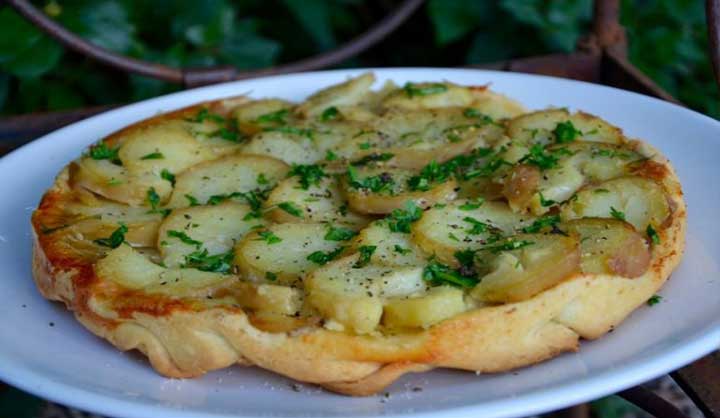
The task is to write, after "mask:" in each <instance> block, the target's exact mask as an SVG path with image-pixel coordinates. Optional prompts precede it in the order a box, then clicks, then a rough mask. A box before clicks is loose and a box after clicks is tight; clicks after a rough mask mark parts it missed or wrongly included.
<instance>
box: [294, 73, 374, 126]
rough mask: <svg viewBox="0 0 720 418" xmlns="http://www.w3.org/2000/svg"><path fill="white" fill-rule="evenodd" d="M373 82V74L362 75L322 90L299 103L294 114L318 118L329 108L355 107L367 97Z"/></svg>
mask: <svg viewBox="0 0 720 418" xmlns="http://www.w3.org/2000/svg"><path fill="white" fill-rule="evenodd" d="M374 82H375V75H374V74H373V73H364V74H362V75H360V76H358V77H354V78H351V79H349V80H347V81H345V82H343V83H340V84H335V85H332V86H330V87H328V88H325V89H322V90H320V91H318V92H316V93H315V94H313V95H311V96H310V97H308V98H307V100H305V101H304V102H303V103H301V104H300V105H299V106H298V107H297V109H296V112H298V113H299V114H301V115H303V116H309V117H312V116H318V115H321V114H322V113H323V112H324V111H325V110H327V109H328V108H331V107H336V108H339V107H344V106H353V105H356V104H358V103H360V102H362V101H363V100H365V98H366V97H367V96H368V94H369V93H370V87H371V86H372V85H373V83H374Z"/></svg>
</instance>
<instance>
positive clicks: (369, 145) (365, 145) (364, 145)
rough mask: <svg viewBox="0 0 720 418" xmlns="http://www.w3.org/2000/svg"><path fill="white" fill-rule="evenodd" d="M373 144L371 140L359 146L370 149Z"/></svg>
mask: <svg viewBox="0 0 720 418" xmlns="http://www.w3.org/2000/svg"><path fill="white" fill-rule="evenodd" d="M371 146H372V144H370V141H365V142H361V143H359V144H358V148H360V149H362V150H366V149H370V147H371Z"/></svg>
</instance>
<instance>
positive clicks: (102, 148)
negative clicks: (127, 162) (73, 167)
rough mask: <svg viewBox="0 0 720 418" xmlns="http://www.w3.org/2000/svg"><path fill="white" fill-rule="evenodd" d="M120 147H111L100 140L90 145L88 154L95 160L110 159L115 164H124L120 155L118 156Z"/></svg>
mask: <svg viewBox="0 0 720 418" xmlns="http://www.w3.org/2000/svg"><path fill="white" fill-rule="evenodd" d="M119 149H120V148H119V147H116V148H110V147H108V146H107V144H106V143H105V142H100V143H99V144H95V145H93V146H91V147H90V151H89V152H88V154H89V155H90V158H92V159H93V160H110V162H111V163H113V164H115V165H122V161H120V157H119V156H118V150H119Z"/></svg>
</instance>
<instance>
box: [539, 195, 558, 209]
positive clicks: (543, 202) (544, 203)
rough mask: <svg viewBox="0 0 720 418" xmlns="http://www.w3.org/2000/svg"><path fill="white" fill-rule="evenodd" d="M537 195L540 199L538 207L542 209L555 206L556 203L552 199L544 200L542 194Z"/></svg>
mask: <svg viewBox="0 0 720 418" xmlns="http://www.w3.org/2000/svg"><path fill="white" fill-rule="evenodd" d="M538 195H539V197H540V206H542V207H544V208H547V207H550V206H552V205H554V204H557V202H556V201H554V200H552V199H545V196H543V194H542V192H538Z"/></svg>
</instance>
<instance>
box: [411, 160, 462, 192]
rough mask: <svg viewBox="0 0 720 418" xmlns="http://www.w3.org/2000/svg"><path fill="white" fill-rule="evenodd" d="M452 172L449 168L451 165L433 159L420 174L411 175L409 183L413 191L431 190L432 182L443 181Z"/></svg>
mask: <svg viewBox="0 0 720 418" xmlns="http://www.w3.org/2000/svg"><path fill="white" fill-rule="evenodd" d="M451 174H452V171H450V170H449V166H446V165H444V164H438V163H437V161H435V160H433V161H430V163H429V164H428V165H426V166H425V167H423V169H422V170H420V174H418V175H416V176H412V177H410V178H409V179H408V182H407V184H408V187H410V190H412V191H418V190H419V191H423V192H426V191H428V190H430V184H431V183H442V182H444V181H445V180H447V179H448V177H450V175H451Z"/></svg>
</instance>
